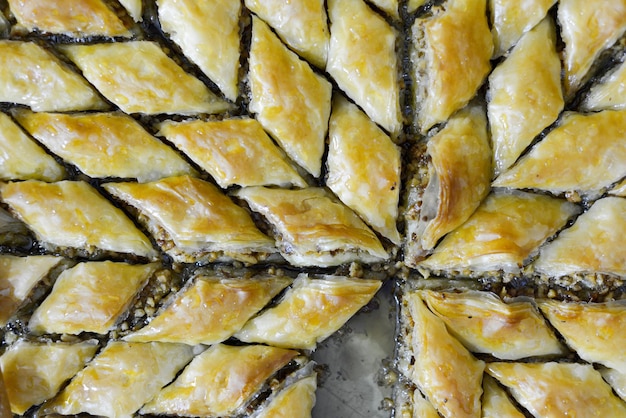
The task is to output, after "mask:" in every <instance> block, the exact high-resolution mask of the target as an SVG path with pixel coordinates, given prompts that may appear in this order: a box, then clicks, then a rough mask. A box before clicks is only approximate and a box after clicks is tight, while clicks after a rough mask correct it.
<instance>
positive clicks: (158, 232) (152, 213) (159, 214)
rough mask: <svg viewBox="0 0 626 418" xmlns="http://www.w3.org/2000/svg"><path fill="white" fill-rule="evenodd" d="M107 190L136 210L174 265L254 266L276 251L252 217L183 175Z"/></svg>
mask: <svg viewBox="0 0 626 418" xmlns="http://www.w3.org/2000/svg"><path fill="white" fill-rule="evenodd" d="M104 188H105V189H106V190H107V191H108V192H109V193H111V194H112V195H113V196H115V197H116V198H118V199H119V200H121V201H122V202H124V203H126V204H127V205H129V206H130V207H132V208H134V209H135V210H136V211H137V213H138V215H137V217H138V219H139V222H141V223H143V225H144V226H145V228H146V229H147V230H148V231H150V233H151V234H152V235H153V236H154V237H156V240H157V242H158V243H159V245H160V246H161V248H162V249H163V251H164V252H166V253H167V254H169V255H170V256H172V258H173V259H174V261H176V262H181V263H202V264H206V263H208V262H214V261H225V260H226V261H228V260H230V261H232V260H238V261H242V262H246V263H250V264H254V263H257V262H258V261H260V260H263V259H265V258H267V257H268V256H269V255H270V254H272V253H274V252H275V251H276V250H275V246H274V242H273V240H272V239H271V238H269V237H268V236H266V235H265V234H263V233H262V232H261V231H260V230H259V229H258V228H257V227H256V225H255V224H254V221H253V220H252V218H251V217H250V214H249V213H248V212H247V211H246V210H245V209H243V208H242V207H240V206H238V205H236V204H235V203H234V202H233V201H232V200H231V199H230V198H229V197H228V196H226V195H225V194H223V193H222V192H221V191H220V190H219V189H218V188H217V187H216V186H214V185H213V184H211V183H209V182H207V181H205V180H201V179H198V178H195V177H190V176H180V177H169V178H166V179H162V180H159V181H156V182H150V183H107V184H105V185H104ZM181 214H184V216H181Z"/></svg>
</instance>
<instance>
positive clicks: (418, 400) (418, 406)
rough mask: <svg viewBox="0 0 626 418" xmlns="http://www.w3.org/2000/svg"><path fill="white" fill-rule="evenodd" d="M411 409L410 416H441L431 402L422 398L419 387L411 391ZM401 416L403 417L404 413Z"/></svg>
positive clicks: (434, 417) (418, 417)
mask: <svg viewBox="0 0 626 418" xmlns="http://www.w3.org/2000/svg"><path fill="white" fill-rule="evenodd" d="M411 410H412V411H411V413H410V414H411V415H410V416H411V417H412V418H441V415H439V412H437V410H436V409H435V407H434V406H433V404H432V403H430V402H429V401H428V399H426V398H424V395H422V392H420V391H419V389H416V390H415V391H414V392H413V399H412V404H411ZM402 417H404V415H402ZM407 418H408V416H407Z"/></svg>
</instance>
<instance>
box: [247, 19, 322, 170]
mask: <svg viewBox="0 0 626 418" xmlns="http://www.w3.org/2000/svg"><path fill="white" fill-rule="evenodd" d="M249 66H250V72H249V74H248V79H249V80H248V82H249V83H250V94H251V97H250V111H251V112H253V113H256V118H257V120H258V121H259V122H261V125H263V127H264V128H265V129H266V130H267V131H268V132H269V133H270V134H271V135H272V137H273V138H274V139H275V140H276V141H277V142H278V144H279V145H280V146H281V147H282V148H283V149H284V150H285V152H286V153H287V155H289V156H290V157H291V158H292V159H293V160H294V161H295V162H296V163H298V164H299V165H300V166H302V167H303V168H304V169H305V170H307V171H308V172H309V173H311V174H313V175H314V176H315V177H318V176H319V175H320V173H321V167H322V155H323V154H324V140H325V138H326V132H327V130H328V118H329V117H330V101H331V94H332V85H331V84H330V83H329V82H328V81H327V80H326V79H325V78H324V77H322V76H320V75H319V74H317V73H316V72H315V71H313V69H312V68H311V67H310V66H309V64H308V63H307V62H305V61H302V60H301V59H300V58H299V57H298V56H297V55H296V54H295V53H294V52H292V51H290V50H289V49H288V48H287V47H286V46H285V45H284V44H283V43H282V42H281V40H280V39H279V38H278V37H277V36H276V35H275V34H274V33H273V32H272V31H271V29H270V28H269V27H268V26H267V24H266V23H264V22H263V21H262V20H261V19H259V18H257V17H253V19H252V44H251V45H250V64H249ZM277 74H280V76H279V77H278V76H277Z"/></svg>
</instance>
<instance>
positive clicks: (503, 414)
mask: <svg viewBox="0 0 626 418" xmlns="http://www.w3.org/2000/svg"><path fill="white" fill-rule="evenodd" d="M482 406H483V413H482V416H481V417H482V418H524V417H525V415H524V414H523V413H522V412H521V411H520V410H519V409H517V407H516V406H515V404H513V402H512V401H511V399H510V398H509V396H508V395H507V393H506V391H505V390H504V389H503V388H501V387H500V385H498V383H497V382H496V381H495V379H494V378H493V377H491V376H489V375H488V374H486V375H484V376H483V399H482Z"/></svg>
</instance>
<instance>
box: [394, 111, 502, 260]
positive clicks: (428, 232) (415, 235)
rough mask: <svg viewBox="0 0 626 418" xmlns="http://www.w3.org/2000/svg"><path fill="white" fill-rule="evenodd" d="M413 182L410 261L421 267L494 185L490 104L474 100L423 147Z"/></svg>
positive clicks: (410, 191)
mask: <svg viewBox="0 0 626 418" xmlns="http://www.w3.org/2000/svg"><path fill="white" fill-rule="evenodd" d="M415 153H416V155H415V157H416V158H415V160H416V161H417V162H416V163H415V164H417V166H414V167H412V168H411V169H412V170H413V173H412V175H413V177H412V178H411V179H410V180H409V182H408V185H407V190H408V192H407V193H408V196H407V203H408V204H407V209H406V212H405V216H404V217H405V220H406V231H407V232H406V235H407V237H406V243H405V263H406V264H407V265H408V266H411V267H415V266H417V263H418V262H419V261H420V260H422V259H423V258H424V257H425V256H426V255H428V254H429V253H431V252H432V250H433V248H434V247H435V245H436V244H437V242H438V241H439V240H440V239H441V238H442V237H443V236H444V235H446V234H447V233H449V232H450V231H453V230H454V229H456V228H457V227H459V226H460V225H462V224H463V223H464V222H465V221H466V220H467V219H468V218H469V217H470V216H471V215H472V213H474V211H475V210H476V208H477V207H478V206H479V205H480V203H481V202H482V200H483V199H484V198H485V197H486V196H487V194H488V193H489V191H490V189H491V187H490V183H491V176H492V163H491V147H490V143H489V136H488V134H487V117H486V114H485V109H484V108H483V107H482V106H479V105H470V106H468V107H466V108H465V109H463V110H461V111H459V112H458V113H457V114H455V115H454V116H452V117H451V118H450V120H448V122H447V124H446V125H445V127H444V128H443V129H442V130H441V131H439V132H438V133H437V134H435V135H434V136H432V137H430V138H428V142H427V144H426V147H425V149H424V147H417V148H416V151H415Z"/></svg>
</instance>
